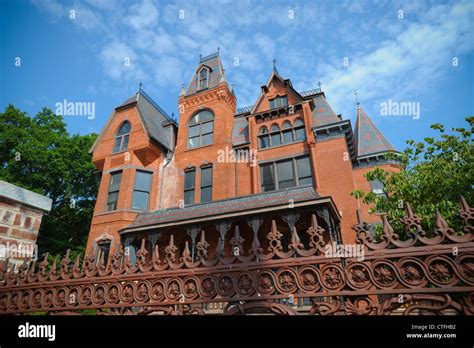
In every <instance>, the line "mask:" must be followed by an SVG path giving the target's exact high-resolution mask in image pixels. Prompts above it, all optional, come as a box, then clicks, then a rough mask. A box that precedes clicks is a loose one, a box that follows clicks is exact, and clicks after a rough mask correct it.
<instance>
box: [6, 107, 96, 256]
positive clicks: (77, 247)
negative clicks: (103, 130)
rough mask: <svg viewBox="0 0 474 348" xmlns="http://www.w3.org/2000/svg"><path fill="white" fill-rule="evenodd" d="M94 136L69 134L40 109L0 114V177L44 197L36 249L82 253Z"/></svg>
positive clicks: (91, 199) (91, 197) (91, 200)
mask: <svg viewBox="0 0 474 348" xmlns="http://www.w3.org/2000/svg"><path fill="white" fill-rule="evenodd" d="M96 137H97V135H96V134H89V135H70V134H69V133H68V132H67V130H66V124H65V123H64V120H63V117H62V116H60V115H55V114H54V113H53V112H52V111H51V110H50V109H47V108H43V109H42V110H41V111H40V112H39V113H38V114H36V115H35V116H34V117H29V116H28V115H27V114H26V113H25V112H22V111H20V110H19V109H17V108H15V107H14V106H13V105H11V104H10V105H8V106H7V107H6V108H5V111H4V112H3V113H0V179H1V180H4V181H7V182H9V183H12V184H15V185H18V186H20V187H23V188H26V189H28V190H31V191H34V192H37V193H40V194H42V195H45V196H48V197H49V198H51V199H52V201H53V206H52V209H51V212H50V213H49V214H48V215H47V216H44V217H43V221H42V223H41V229H40V233H39V238H38V244H39V248H40V251H42V252H45V251H48V252H51V253H57V252H61V253H64V250H65V249H67V248H71V249H72V250H74V251H76V252H79V251H81V250H83V248H84V246H85V243H86V240H87V235H88V231H89V227H90V222H91V218H92V212H93V209H94V205H95V196H96V194H97V189H98V184H99V176H98V174H97V172H96V171H95V167H94V165H93V164H92V158H91V155H90V154H89V153H88V150H89V148H90V147H91V145H92V144H93V142H94V141H95V139H96Z"/></svg>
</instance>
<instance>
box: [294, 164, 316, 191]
mask: <svg viewBox="0 0 474 348" xmlns="http://www.w3.org/2000/svg"><path fill="white" fill-rule="evenodd" d="M296 171H297V172H298V185H299V186H303V185H312V184H313V176H312V175H311V163H310V162H309V157H300V158H297V159H296Z"/></svg>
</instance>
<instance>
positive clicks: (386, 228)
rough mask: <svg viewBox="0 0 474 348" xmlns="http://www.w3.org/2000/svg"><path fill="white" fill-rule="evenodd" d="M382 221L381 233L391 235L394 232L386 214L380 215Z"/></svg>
mask: <svg viewBox="0 0 474 348" xmlns="http://www.w3.org/2000/svg"><path fill="white" fill-rule="evenodd" d="M382 222H383V233H384V234H385V235H386V236H392V235H393V234H394V231H393V227H392V225H390V222H388V219H387V215H385V214H384V215H382Z"/></svg>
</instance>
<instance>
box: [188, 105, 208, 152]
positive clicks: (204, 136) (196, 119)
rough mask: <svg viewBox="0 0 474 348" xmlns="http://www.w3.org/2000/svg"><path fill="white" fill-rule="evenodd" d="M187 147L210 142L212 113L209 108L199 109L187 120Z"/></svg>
mask: <svg viewBox="0 0 474 348" xmlns="http://www.w3.org/2000/svg"><path fill="white" fill-rule="evenodd" d="M188 131H189V132H188V147H189V148H191V147H197V146H202V145H208V144H212V141H213V135H214V115H213V114H212V112H210V111H209V110H202V111H199V112H198V113H197V114H196V115H194V116H193V117H192V118H191V120H190V121H189V127H188Z"/></svg>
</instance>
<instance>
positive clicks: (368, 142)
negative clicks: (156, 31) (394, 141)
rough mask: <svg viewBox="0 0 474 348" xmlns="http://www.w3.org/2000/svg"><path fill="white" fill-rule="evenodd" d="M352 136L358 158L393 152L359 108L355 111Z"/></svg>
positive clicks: (380, 133) (393, 149)
mask: <svg viewBox="0 0 474 348" xmlns="http://www.w3.org/2000/svg"><path fill="white" fill-rule="evenodd" d="M354 135H355V142H356V149H357V156H358V157H360V156H366V155H370V154H375V153H381V152H387V151H395V148H394V147H393V146H392V145H391V144H390V143H389V142H388V140H387V139H386V138H385V137H384V135H383V134H382V132H380V131H379V129H378V128H377V127H376V126H375V124H374V123H373V122H372V121H371V120H370V118H369V117H368V116H367V114H366V113H365V112H364V110H363V109H362V107H360V106H359V107H358V109H357V120H356V125H355V131H354Z"/></svg>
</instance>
